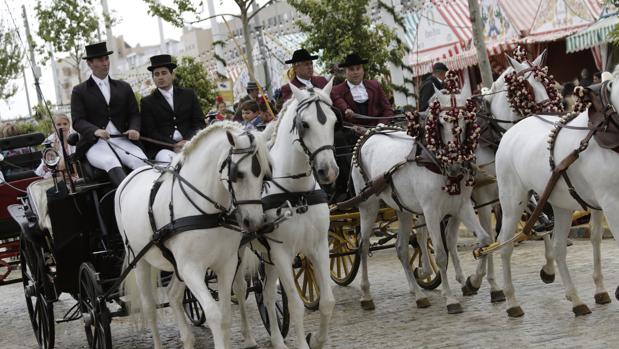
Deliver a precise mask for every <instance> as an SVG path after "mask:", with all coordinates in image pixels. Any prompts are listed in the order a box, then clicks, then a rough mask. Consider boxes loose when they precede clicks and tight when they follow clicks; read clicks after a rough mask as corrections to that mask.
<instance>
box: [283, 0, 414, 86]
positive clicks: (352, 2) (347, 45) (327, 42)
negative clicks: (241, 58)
mask: <svg viewBox="0 0 619 349" xmlns="http://www.w3.org/2000/svg"><path fill="white" fill-rule="evenodd" d="M368 2H369V0H348V1H340V0H321V1H318V0H289V1H288V3H289V4H290V5H292V6H293V7H294V8H295V9H296V10H297V11H299V12H300V13H302V14H304V15H306V16H308V17H309V21H308V22H307V23H306V22H303V21H298V22H297V25H298V26H299V28H300V29H301V30H302V31H303V32H305V33H306V34H307V39H306V41H305V45H304V47H305V48H306V49H308V50H309V51H310V52H318V51H319V50H322V57H321V59H322V61H323V62H324V63H325V64H326V66H327V67H331V66H333V65H335V64H336V63H339V62H341V61H343V60H344V58H345V57H346V55H347V54H349V53H351V52H357V53H358V54H359V55H361V56H362V57H364V58H367V59H369V61H370V62H369V63H368V64H366V65H365V72H366V74H365V76H366V79H380V78H381V77H385V76H387V75H388V74H389V70H388V67H387V63H389V62H394V63H396V62H399V63H401V60H402V57H403V56H404V52H405V50H406V48H405V46H404V44H403V43H402V41H401V40H399V39H398V38H397V36H396V34H395V33H394V31H393V30H391V29H389V28H388V27H386V26H385V25H383V24H380V23H371V22H370V17H369V16H368V15H367V13H366V12H367V7H368Z"/></svg>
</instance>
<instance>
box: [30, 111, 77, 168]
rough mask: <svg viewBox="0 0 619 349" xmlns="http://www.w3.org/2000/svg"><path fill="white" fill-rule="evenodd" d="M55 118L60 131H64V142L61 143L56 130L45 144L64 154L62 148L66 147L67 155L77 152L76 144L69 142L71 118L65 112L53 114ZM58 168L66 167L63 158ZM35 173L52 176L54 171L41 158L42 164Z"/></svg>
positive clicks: (55, 123)
mask: <svg viewBox="0 0 619 349" xmlns="http://www.w3.org/2000/svg"><path fill="white" fill-rule="evenodd" d="M53 119H54V125H55V126H56V129H57V130H58V132H62V144H60V139H58V135H57V134H56V133H55V132H53V133H52V134H50V135H49V136H48V137H47V139H45V142H44V144H49V145H50V146H51V147H52V148H53V149H55V150H56V151H57V152H58V153H59V154H63V151H62V148H64V151H65V153H66V155H71V154H73V153H75V146H74V145H69V144H68V143H67V138H68V137H69V134H70V133H71V119H70V118H69V117H68V116H66V115H65V114H56V115H54V116H53ZM57 168H58V170H64V169H65V165H64V161H63V160H62V159H61V160H60V163H59V164H58V167H57ZM34 173H36V175H37V176H39V177H43V178H50V177H51V176H52V171H50V169H49V168H48V167H47V165H45V162H44V161H43V160H41V164H40V165H39V167H37V169H36V170H35V171H34Z"/></svg>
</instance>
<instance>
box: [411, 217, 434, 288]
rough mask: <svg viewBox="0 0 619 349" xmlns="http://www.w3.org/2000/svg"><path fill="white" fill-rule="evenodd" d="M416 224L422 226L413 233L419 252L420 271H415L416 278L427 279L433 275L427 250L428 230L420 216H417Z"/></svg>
mask: <svg viewBox="0 0 619 349" xmlns="http://www.w3.org/2000/svg"><path fill="white" fill-rule="evenodd" d="M413 222H415V221H413ZM416 222H417V225H424V226H423V227H421V228H419V229H417V231H416V232H415V238H416V239H417V244H418V245H419V249H420V250H421V270H418V271H417V276H418V277H420V278H427V277H429V276H430V275H432V273H433V270H432V264H431V262H430V251H429V250H428V229H427V227H425V223H426V221H425V218H424V217H423V216H422V215H419V216H417V219H416ZM411 229H412V228H411ZM413 275H414V274H413Z"/></svg>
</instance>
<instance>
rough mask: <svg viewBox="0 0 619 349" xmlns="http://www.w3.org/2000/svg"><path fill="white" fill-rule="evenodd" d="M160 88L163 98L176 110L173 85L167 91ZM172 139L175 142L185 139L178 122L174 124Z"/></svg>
mask: <svg viewBox="0 0 619 349" xmlns="http://www.w3.org/2000/svg"><path fill="white" fill-rule="evenodd" d="M158 90H159V92H161V95H162V96H163V98H165V100H166V101H168V104H169V105H170V108H172V110H174V87H173V86H171V87H170V89H168V90H167V91H166V90H163V89H160V88H158ZM172 140H173V141H175V142H180V141H182V140H183V135H182V134H181V133H180V132H179V131H178V129H177V128H176V123H175V125H174V134H173V135H172Z"/></svg>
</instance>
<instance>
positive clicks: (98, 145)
mask: <svg viewBox="0 0 619 349" xmlns="http://www.w3.org/2000/svg"><path fill="white" fill-rule="evenodd" d="M112 53H113V52H112V51H108V50H107V46H106V43H105V42H101V43H98V44H93V45H88V46H86V56H85V57H82V58H83V59H85V60H86V62H87V64H88V67H89V68H90V70H92V75H91V76H90V78H88V80H86V81H84V82H82V83H81V84H79V85H77V86H75V87H73V92H72V93H71V115H72V117H73V128H74V129H75V130H76V131H77V132H78V133H79V134H80V140H79V142H78V143H77V149H76V156H77V157H78V158H79V157H82V156H83V155H86V158H87V159H88V162H89V163H90V164H91V165H92V166H94V167H96V168H99V169H102V170H104V171H107V173H108V175H109V177H110V180H111V181H112V183H113V184H115V185H118V184H120V182H122V180H123V179H124V178H125V176H126V174H125V172H124V170H123V168H122V165H125V166H127V167H129V168H131V169H135V168H137V167H140V166H143V165H144V162H143V161H142V160H141V159H145V158H146V155H145V154H144V152H143V151H142V149H141V148H140V147H139V146H138V145H137V144H136V143H133V142H132V141H134V142H135V141H138V140H139V138H140V111H139V110H138V103H137V101H136V99H135V96H134V94H133V90H131V86H129V84H128V83H126V82H124V81H120V80H114V79H112V78H110V77H109V76H108V74H109V71H110V60H109V57H108V56H109V55H111V54H112ZM120 135H124V136H125V137H114V138H112V137H111V136H120Z"/></svg>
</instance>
